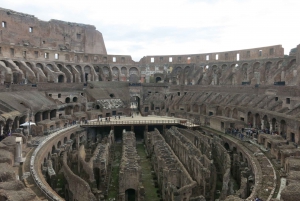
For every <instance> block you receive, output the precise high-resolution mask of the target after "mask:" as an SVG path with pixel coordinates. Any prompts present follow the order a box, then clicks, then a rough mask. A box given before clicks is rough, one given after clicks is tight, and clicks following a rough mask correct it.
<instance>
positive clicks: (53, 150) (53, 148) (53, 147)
mask: <svg viewBox="0 0 300 201" xmlns="http://www.w3.org/2000/svg"><path fill="white" fill-rule="evenodd" d="M54 153H55V146H54V145H53V146H52V151H51V154H54Z"/></svg>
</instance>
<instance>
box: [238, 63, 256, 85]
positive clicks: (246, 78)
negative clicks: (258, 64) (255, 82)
mask: <svg viewBox="0 0 300 201" xmlns="http://www.w3.org/2000/svg"><path fill="white" fill-rule="evenodd" d="M241 71H242V81H246V82H247V81H250V80H251V78H252V74H253V71H252V72H251V71H250V72H249V73H248V63H243V65H242V68H241Z"/></svg>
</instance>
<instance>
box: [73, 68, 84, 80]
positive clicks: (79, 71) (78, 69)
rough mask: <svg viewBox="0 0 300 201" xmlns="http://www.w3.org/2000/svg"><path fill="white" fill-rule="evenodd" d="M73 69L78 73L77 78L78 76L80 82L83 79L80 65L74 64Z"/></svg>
mask: <svg viewBox="0 0 300 201" xmlns="http://www.w3.org/2000/svg"><path fill="white" fill-rule="evenodd" d="M75 69H76V70H77V71H78V73H79V78H80V80H81V81H80V82H84V79H83V74H82V67H81V66H79V65H76V66H75Z"/></svg>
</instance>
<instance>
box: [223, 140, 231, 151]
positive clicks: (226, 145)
mask: <svg viewBox="0 0 300 201" xmlns="http://www.w3.org/2000/svg"><path fill="white" fill-rule="evenodd" d="M224 147H225V149H226V150H227V151H229V150H230V146H229V144H228V143H227V142H225V143H224Z"/></svg>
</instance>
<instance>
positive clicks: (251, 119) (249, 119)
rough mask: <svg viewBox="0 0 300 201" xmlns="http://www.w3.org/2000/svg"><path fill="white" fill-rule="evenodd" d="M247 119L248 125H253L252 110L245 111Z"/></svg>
mask: <svg viewBox="0 0 300 201" xmlns="http://www.w3.org/2000/svg"><path fill="white" fill-rule="evenodd" d="M247 120H248V122H247V123H248V125H253V120H254V117H253V114H252V112H248V113H247Z"/></svg>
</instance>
